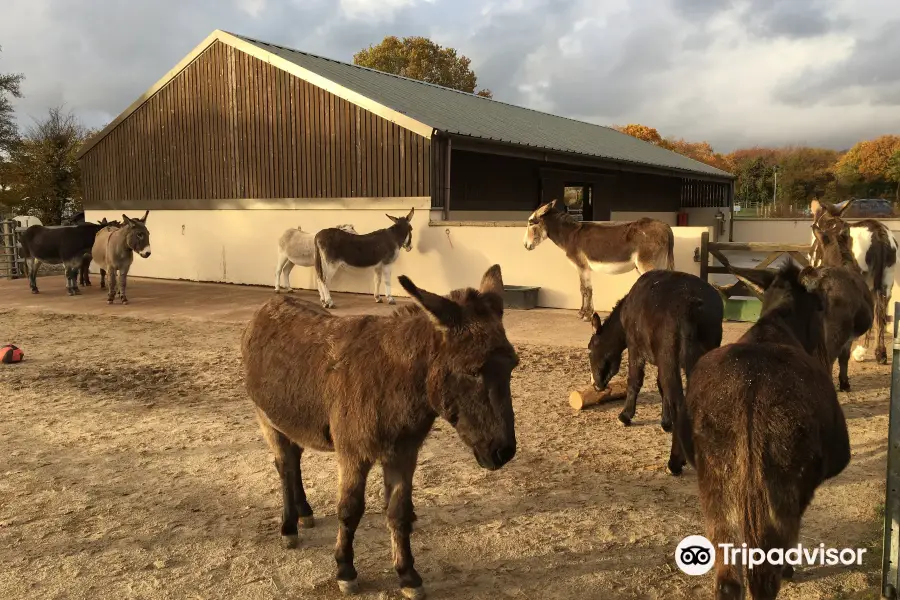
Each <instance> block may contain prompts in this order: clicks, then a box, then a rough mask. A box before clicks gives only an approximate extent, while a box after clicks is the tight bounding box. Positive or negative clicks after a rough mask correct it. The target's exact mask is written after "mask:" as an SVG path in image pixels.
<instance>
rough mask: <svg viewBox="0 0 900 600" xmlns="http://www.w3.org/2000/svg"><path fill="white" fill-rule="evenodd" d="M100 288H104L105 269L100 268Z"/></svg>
mask: <svg viewBox="0 0 900 600" xmlns="http://www.w3.org/2000/svg"><path fill="white" fill-rule="evenodd" d="M100 289H101V290H105V289H106V269H100Z"/></svg>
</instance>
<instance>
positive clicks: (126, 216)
mask: <svg viewBox="0 0 900 600" xmlns="http://www.w3.org/2000/svg"><path fill="white" fill-rule="evenodd" d="M122 222H124V223H126V224H128V225H131V219H129V218H128V215H124V214H123V215H122Z"/></svg>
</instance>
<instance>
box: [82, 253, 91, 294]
mask: <svg viewBox="0 0 900 600" xmlns="http://www.w3.org/2000/svg"><path fill="white" fill-rule="evenodd" d="M92 259H93V257H92V256H91V255H90V254H88V255H86V256H85V257H84V260H83V261H82V263H81V279H80V283H81V285H82V286H84V287H89V286H90V285H91V260H92Z"/></svg>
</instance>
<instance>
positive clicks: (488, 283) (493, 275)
mask: <svg viewBox="0 0 900 600" xmlns="http://www.w3.org/2000/svg"><path fill="white" fill-rule="evenodd" d="M479 291H480V292H481V293H482V294H483V295H484V298H485V300H487V302H488V304H489V305H490V307H491V310H493V311H494V313H495V314H496V315H497V316H499V317H502V316H503V275H502V273H500V265H493V266H492V267H491V268H490V269H488V270H487V271H485V273H484V276H482V278H481V288H480V289H479Z"/></svg>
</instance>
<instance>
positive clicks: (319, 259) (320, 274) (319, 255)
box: [313, 239, 325, 282]
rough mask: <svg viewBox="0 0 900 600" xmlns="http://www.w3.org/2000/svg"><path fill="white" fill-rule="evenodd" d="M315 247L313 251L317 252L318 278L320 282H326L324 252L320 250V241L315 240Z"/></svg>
mask: <svg viewBox="0 0 900 600" xmlns="http://www.w3.org/2000/svg"><path fill="white" fill-rule="evenodd" d="M313 247H314V248H313V250H314V251H315V256H316V277H318V278H319V281H322V282H324V281H325V277H324V276H323V275H324V270H323V269H322V250H321V249H320V248H319V241H318V240H315V239H314V240H313Z"/></svg>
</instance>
